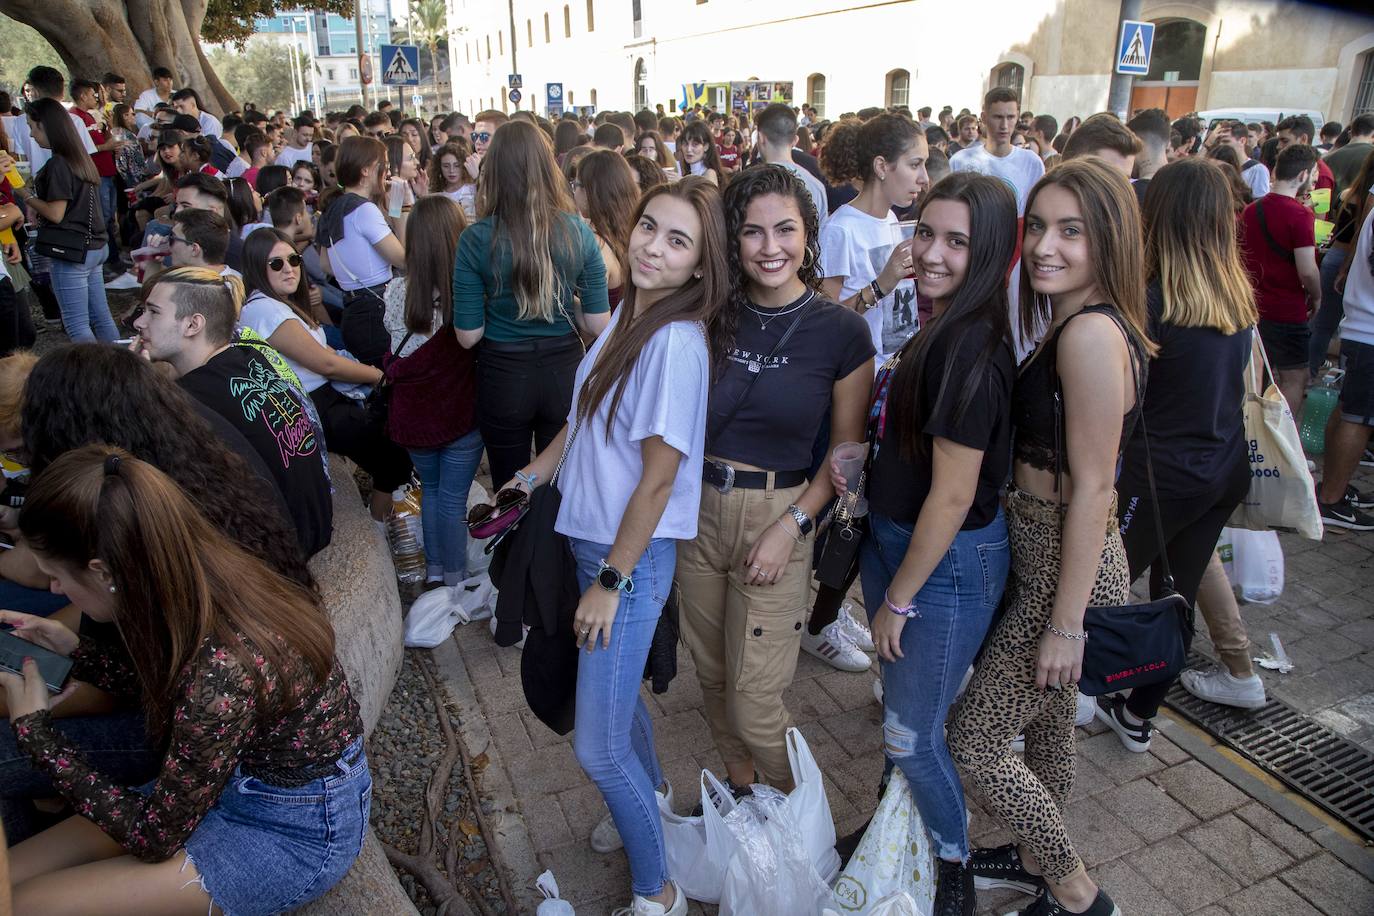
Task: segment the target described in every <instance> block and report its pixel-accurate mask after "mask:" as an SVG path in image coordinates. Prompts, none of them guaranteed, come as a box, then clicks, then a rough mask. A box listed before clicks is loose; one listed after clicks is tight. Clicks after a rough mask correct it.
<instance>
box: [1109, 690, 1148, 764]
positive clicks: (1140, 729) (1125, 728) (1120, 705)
mask: <svg viewBox="0 0 1374 916" xmlns="http://www.w3.org/2000/svg"><path fill="white" fill-rule="evenodd" d="M1097 721H1099V722H1101V723H1102V724H1103V725H1106V726H1108V727H1110V728H1111V730H1112V731H1114V732H1116V736H1117V737H1118V738H1120V739H1121V743H1122V745H1124V746H1125V748H1126V750H1128V751H1134V752H1135V753H1137V754H1143V753H1145V752H1146V751H1148V750H1149V749H1150V738H1151V737H1152V736H1153V735H1154V730H1155V729H1154V726H1153V725H1151V724H1150V721H1149V720H1148V719H1147V720H1145V721H1143V722H1141V723H1140V724H1139V725H1136V724H1134V723H1132V722H1128V721H1127V720H1126V698H1125V697H1124V696H1121V695H1120V694H1108V695H1107V696H1104V697H1098V698H1097Z"/></svg>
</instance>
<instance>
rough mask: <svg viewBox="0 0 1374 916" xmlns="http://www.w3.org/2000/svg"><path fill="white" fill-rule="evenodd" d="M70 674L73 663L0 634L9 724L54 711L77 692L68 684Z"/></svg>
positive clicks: (0, 669)
mask: <svg viewBox="0 0 1374 916" xmlns="http://www.w3.org/2000/svg"><path fill="white" fill-rule="evenodd" d="M71 670H72V660H71V659H69V658H66V657H64V656H61V655H58V654H57V653H55V652H49V651H48V650H47V649H44V648H42V647H40V646H37V645H34V644H33V643H30V642H27V641H26V640H23V639H20V638H19V637H18V636H15V635H14V634H13V633H11V632H9V631H0V687H3V688H4V690H5V699H6V701H7V702H8V704H9V713H10V721H14V720H15V719H18V718H20V717H21V716H27V715H29V714H30V713H35V712H41V711H43V710H46V709H51V708H52V707H53V705H55V704H56V703H58V702H60V701H61V700H64V699H66V697H67V695H68V694H69V693H70V692H71V691H72V690H75V689H76V685H75V684H74V683H73V684H67V675H69V674H70V673H71ZM53 694H57V696H56V697H54V696H52V695H53Z"/></svg>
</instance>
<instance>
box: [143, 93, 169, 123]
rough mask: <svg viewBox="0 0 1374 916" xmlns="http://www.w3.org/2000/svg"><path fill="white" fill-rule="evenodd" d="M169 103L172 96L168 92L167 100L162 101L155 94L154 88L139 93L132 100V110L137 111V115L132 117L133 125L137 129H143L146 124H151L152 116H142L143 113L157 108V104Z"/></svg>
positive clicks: (161, 98) (162, 99)
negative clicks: (133, 119)
mask: <svg viewBox="0 0 1374 916" xmlns="http://www.w3.org/2000/svg"><path fill="white" fill-rule="evenodd" d="M171 101H172V94H171V93H170V92H169V93H167V98H165V99H164V98H163V97H162V96H160V95H158V94H157V88H156V87H149V88H147V89H144V90H143V91H142V92H141V93H139V96H138V98H137V99H135V100H134V108H135V109H137V111H138V113H137V114H135V116H134V118H135V121H134V123H135V124H137V125H138V126H139V127H143V126H145V125H147V124H151V123H153V117H152V115H150V114H143V112H145V111H152V110H153V109H155V108H157V103H158V102H171Z"/></svg>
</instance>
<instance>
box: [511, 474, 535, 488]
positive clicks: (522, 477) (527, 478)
mask: <svg viewBox="0 0 1374 916" xmlns="http://www.w3.org/2000/svg"><path fill="white" fill-rule="evenodd" d="M515 479H516V480H518V481H520V482H521V483H523V484H524V485H525V486H527V487H529V488H530V492H534V482H535V481H536V480H538V479H539V475H538V474H526V473H525V472H524V471H516V472H515Z"/></svg>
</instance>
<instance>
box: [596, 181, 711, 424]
mask: <svg viewBox="0 0 1374 916" xmlns="http://www.w3.org/2000/svg"><path fill="white" fill-rule="evenodd" d="M665 195H666V196H668V197H676V198H677V199H678V200H681V201H684V202H685V203H686V204H688V205H689V206H690V207H691V208H692V209H693V210H694V211H696V214H697V218H698V219H699V220H701V238H700V239H699V240H698V245H697V251H698V252H700V257H701V260H700V261H699V262H698V263H697V271H699V272H700V273H701V276H700V277H696V276H692V277H689V278H688V279H687V282H686V283H684V284H683V285H682V286H680V287H679V288H677V289H675V290H673V291H672V292H671V293H669V294H668V295H666V296H664V297H663V298H662V299H660V300H659V301H658V302H656V303H655V304H654V306H653V308H650V309H646V310H645V311H644V313H643V314H639V315H637V314H635V298H636V290H635V285H634V281H633V280H632V279H631V278H630V277H629V276H628V275H627V276H626V278H625V298H624V300H623V301H622V302H621V303H620V311H621V312H622V314H621V315H620V316H619V317H618V318H617V320H616V325H615V327H614V328H613V329H612V330H611V332H610V337H609V338H607V340H606V346H605V347H604V348H602V350H601V355H600V356H599V357H597V360H596V364H595V365H594V366H592V369H591V371H590V372H589V373H588V374H587V379H586V382H585V383H584V384H583V386H582V393H581V395H580V396H579V398H578V401H577V415H578V417H580V418H582V419H584V420H585V419H586V418H587V417H590V416H591V415H592V413H593V412H595V411H596V409H597V408H598V407H600V405H601V402H602V400H604V399H605V397H606V396H607V395H608V394H610V395H611V409H610V412H609V413H608V414H607V415H606V438H607V439H608V440H609V439H610V436H611V427H612V426H613V425H614V423H615V412H616V410H617V409H618V408H619V407H620V399H621V397H622V396H623V395H624V394H625V386H626V385H627V384H628V383H629V381H630V374H631V373H632V372H633V371H634V367H635V360H637V359H638V358H639V353H640V351H641V350H643V349H644V345H645V344H646V343H647V342H648V341H649V338H651V337H653V336H654V334H655V333H657V332H658V329H659V328H662V327H664V326H665V325H668V324H671V323H672V322H674V321H700V322H702V324H704V325H705V326H706V329H707V336H706V339H707V340H708V341H710V345H711V346H712V347H721V346H723V344H721V343H720V342H719V335H717V334H715V333H713V331H714V328H715V325H716V322H717V320H718V316H719V315H720V311H721V309H722V308H724V306H725V301H726V299H727V298H728V297H729V295H730V276H729V268H728V266H727V265H728V263H729V262H728V256H727V254H726V240H725V217H724V209H723V207H722V205H721V199H720V191H719V190H717V188H716V186H715V185H713V184H712V183H711V182H710V181H708V180H707V179H706V178H704V177H702V176H689V177H687V178H684V179H682V180H681V181H679V182H676V183H675V184H665V185H659V186H658V187H656V188H651V189H650V190H649V191H648V192H647V193H645V195H644V198H643V199H642V200H641V201H640V202H639V208H638V209H637V210H636V211H635V222H638V221H639V219H640V217H642V216H643V215H644V211H645V209H647V208H648V206H649V202H650V201H652V200H653V199H654V198H656V197H662V196H665ZM612 389H615V391H614V393H613V394H612V391H611V390H612Z"/></svg>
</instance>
